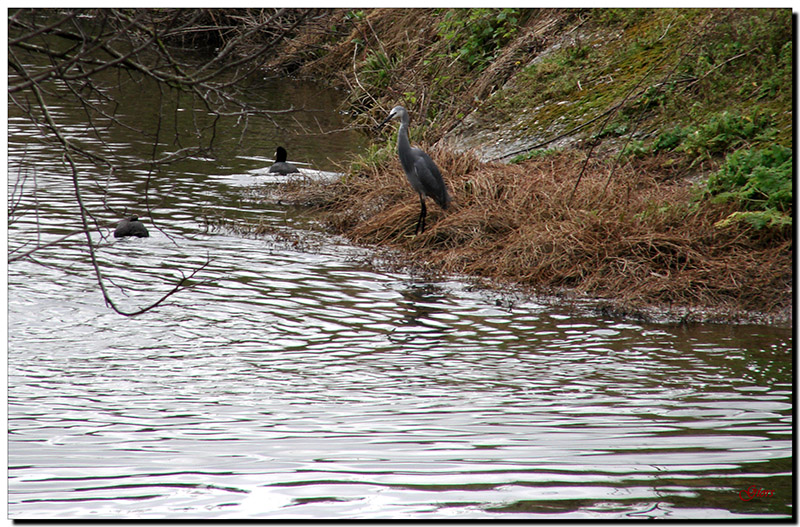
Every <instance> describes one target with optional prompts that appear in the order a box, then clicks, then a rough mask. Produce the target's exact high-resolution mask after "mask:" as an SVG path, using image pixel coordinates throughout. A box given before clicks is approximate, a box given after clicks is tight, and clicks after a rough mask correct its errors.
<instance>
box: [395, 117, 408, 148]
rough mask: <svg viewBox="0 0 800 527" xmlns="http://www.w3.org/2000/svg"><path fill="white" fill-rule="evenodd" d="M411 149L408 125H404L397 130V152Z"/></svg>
mask: <svg viewBox="0 0 800 527" xmlns="http://www.w3.org/2000/svg"><path fill="white" fill-rule="evenodd" d="M410 148H411V143H410V142H409V140H408V124H406V123H402V124H401V125H400V129H399V130H397V150H398V152H402V151H404V150H405V151H408V150H409V149H410Z"/></svg>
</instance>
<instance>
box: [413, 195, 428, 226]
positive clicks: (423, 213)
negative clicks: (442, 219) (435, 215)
mask: <svg viewBox="0 0 800 527" xmlns="http://www.w3.org/2000/svg"><path fill="white" fill-rule="evenodd" d="M419 204H420V210H419V219H418V220H417V228H416V229H414V234H417V232H425V216H427V214H428V209H427V207H425V196H423V195H422V194H420V195H419ZM420 227H421V228H420Z"/></svg>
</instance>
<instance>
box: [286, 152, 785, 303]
mask: <svg viewBox="0 0 800 527" xmlns="http://www.w3.org/2000/svg"><path fill="white" fill-rule="evenodd" d="M427 150H428V151H429V152H430V153H431V155H432V157H433V158H434V160H435V161H436V163H437V164H438V165H439V166H440V168H441V169H442V173H443V174H444V175H445V179H446V181H447V184H448V186H449V188H450V189H451V193H452V194H453V206H452V208H451V209H449V210H448V211H442V210H441V209H439V208H438V207H436V206H435V205H434V204H433V203H430V206H429V207H428V211H429V214H428V222H427V226H428V227H427V229H426V230H425V232H424V233H422V234H420V235H418V236H412V235H413V232H414V226H415V222H416V218H417V215H418V214H419V202H418V200H417V198H416V196H415V195H414V193H413V191H412V190H411V188H410V187H409V186H408V184H407V182H406V181H405V177H404V175H403V172H402V170H401V168H400V166H399V163H398V162H397V160H395V159H392V160H391V161H390V162H387V163H385V164H383V165H379V166H371V167H369V168H368V169H366V170H364V171H363V172H362V173H360V174H358V175H354V176H350V177H349V178H347V179H345V180H343V181H342V182H338V183H336V184H333V185H327V186H324V187H319V188H316V190H315V192H316V195H315V196H314V201H315V202H316V203H317V205H318V206H319V208H320V210H321V211H322V216H323V218H324V221H325V222H326V223H327V224H328V225H329V226H331V227H332V228H333V229H334V230H336V231H337V232H341V233H343V234H345V235H347V236H348V237H349V238H351V239H352V240H353V241H355V242H356V243H362V244H381V245H385V246H389V247H393V248H400V249H403V250H404V251H406V252H407V254H409V257H410V258H411V259H412V260H413V261H416V262H427V264H428V265H429V266H430V265H431V264H432V265H434V266H435V267H436V268H438V269H441V270H442V271H443V272H456V273H466V274H470V275H477V276H483V277H488V278H492V279H497V280H500V281H510V282H517V283H522V284H526V285H529V286H533V287H535V288H536V289H539V290H540V291H542V292H553V291H556V290H560V289H561V288H569V289H571V290H574V291H577V292H580V293H583V294H588V295H591V296H596V297H601V298H606V299H613V301H614V303H615V305H618V306H625V307H626V308H628V309H641V308H644V307H646V306H649V305H653V304H656V305H661V306H672V307H683V308H690V309H712V310H715V311H717V312H729V313H735V312H741V311H760V312H767V313H774V312H780V311H786V310H788V309H790V306H791V293H792V255H793V242H792V238H791V234H790V233H784V234H782V235H777V236H772V237H771V238H765V237H764V236H763V233H757V232H753V231H747V230H741V227H731V228H727V229H720V228H717V227H715V226H714V223H715V222H717V221H718V220H720V219H721V218H724V217H725V216H726V215H727V214H728V213H730V212H731V211H730V210H729V209H727V208H725V207H723V206H719V205H713V204H710V203H701V204H700V205H699V206H692V205H691V195H690V193H691V188H690V186H689V185H688V183H686V182H685V181H683V182H682V181H678V180H675V179H673V178H672V177H671V176H670V175H669V174H667V175H665V174H663V173H661V172H659V171H658V170H657V167H658V164H657V163H650V164H649V165H643V164H641V165H628V166H624V167H616V168H613V174H610V171H611V170H612V167H611V165H610V164H605V163H603V162H600V161H597V162H591V163H590V164H589V166H588V169H587V171H586V173H585V174H584V176H583V179H582V181H581V184H580V186H579V187H578V189H577V192H576V193H575V196H574V198H573V200H572V202H570V201H569V198H570V194H571V193H572V191H573V187H574V182H575V178H576V176H577V174H578V173H579V172H580V168H581V165H582V163H583V159H582V155H583V154H580V153H563V154H558V155H548V156H545V157H542V158H539V159H535V160H531V161H528V162H526V163H524V164H521V165H510V166H509V165H501V164H484V163H481V162H479V161H478V160H477V158H475V157H473V156H470V155H462V154H454V153H452V152H450V151H446V150H443V149H431V148H430V147H428V148H427ZM609 180H610V182H609ZM607 183H608V186H607V188H606V184H607ZM297 191H298V192H308V187H307V186H306V187H305V188H304V189H302V190H300V189H297Z"/></svg>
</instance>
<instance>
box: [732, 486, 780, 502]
mask: <svg viewBox="0 0 800 527" xmlns="http://www.w3.org/2000/svg"><path fill="white" fill-rule="evenodd" d="M773 496H775V491H774V490H770V489H761V488H758V487H756V486H755V485H751V486H749V487H747V488H746V489H742V490H740V491H739V498H741V500H742V501H750V500H752V499H753V498H771V497H773Z"/></svg>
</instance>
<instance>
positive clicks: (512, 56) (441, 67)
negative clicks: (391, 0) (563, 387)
mask: <svg viewBox="0 0 800 527" xmlns="http://www.w3.org/2000/svg"><path fill="white" fill-rule="evenodd" d="M792 54H793V49H792V28H791V16H790V11H789V10H766V9H764V10H707V9H703V10H674V9H665V10H653V9H644V10H641V9H636V10H629V9H623V10H617V9H611V10H555V9H554V10H550V9H545V10H519V9H502V10H495V9H473V10H438V9H433V10H396V9H395V10H392V9H375V10H357V11H349V10H332V11H329V12H325V13H323V14H322V15H321V16H317V17H309V21H308V22H307V23H304V24H300V25H299V26H298V28H297V32H296V34H294V35H293V37H292V38H291V39H285V40H284V41H283V42H282V43H281V45H280V49H279V52H278V53H276V54H275V55H274V58H273V59H272V62H271V63H270V66H271V67H274V68H277V69H283V70H284V71H286V72H291V73H292V74H295V75H306V76H310V77H314V78H327V79H329V80H330V82H332V83H334V84H336V85H339V86H342V87H344V88H346V89H347V90H348V93H349V100H348V103H347V108H346V109H347V111H349V112H350V113H351V114H352V115H353V116H354V122H355V123H361V124H362V125H364V126H369V125H372V124H374V123H375V122H376V121H377V120H379V119H382V118H383V117H384V116H385V113H386V111H387V110H388V109H389V108H391V107H392V106H394V105H395V104H404V105H405V106H406V107H407V108H409V110H410V112H411V115H412V127H411V130H412V137H411V139H412V143H419V142H422V143H424V145H426V146H425V148H426V150H428V151H430V152H431V154H432V156H433V157H434V159H435V160H436V162H437V163H438V164H439V166H440V167H441V169H442V172H443V174H444V176H445V179H446V181H447V184H448V185H449V187H450V189H451V191H452V193H453V196H454V206H453V208H452V210H448V211H447V212H443V211H440V210H438V209H435V208H434V206H431V207H429V211H430V214H429V228H428V230H426V231H425V233H424V234H422V235H419V236H416V237H412V236H410V235H411V234H412V233H413V227H414V222H415V219H416V215H417V214H418V206H419V205H418V201H417V200H416V198H415V196H414V195H413V194H412V191H411V189H410V188H409V187H408V185H407V182H406V181H405V178H404V176H403V174H402V170H401V169H400V166H399V163H398V162H397V160H396V157H395V154H394V139H393V137H388V136H382V137H376V140H375V147H374V148H373V149H372V150H371V151H370V152H365V153H364V154H363V155H362V156H360V157H359V158H358V159H356V160H353V161H352V163H351V164H350V165H349V166H347V167H345V171H346V172H347V176H346V177H345V178H343V180H342V181H340V182H338V183H335V184H334V185H332V186H326V185H319V186H314V187H310V186H305V187H303V188H302V189H301V193H302V194H303V196H302V197H300V196H298V195H296V194H295V196H294V197H296V198H301V200H303V201H309V200H310V201H313V202H314V203H315V204H316V205H317V207H318V209H319V210H320V211H321V218H322V220H323V221H324V222H325V223H326V224H327V225H328V226H329V227H330V228H331V229H333V230H335V231H336V232H340V233H343V234H345V235H347V236H348V237H350V238H351V239H353V240H354V241H356V242H357V243H364V244H380V245H384V246H390V247H394V248H399V249H402V250H403V251H404V253H405V254H407V255H408V258H409V260H410V261H413V262H414V263H415V264H417V265H423V266H428V267H432V268H436V269H439V270H442V271H445V272H458V273H467V274H471V275H477V276H484V277H488V278H492V279H495V280H499V281H505V282H514V283H521V284H524V285H526V286H529V287H532V288H534V289H537V290H539V291H541V292H545V293H550V292H554V291H564V290H570V291H575V292H578V293H580V294H584V295H589V296H594V297H599V298H603V299H605V300H606V301H607V302H609V305H611V306H612V307H613V309H614V310H616V311H617V312H631V311H638V312H641V311H642V310H644V309H646V308H647V307H648V306H654V305H655V306H660V307H662V308H665V309H667V310H669V309H673V310H676V312H680V313H683V315H681V316H683V317H684V318H688V319H692V318H694V319H697V320H707V319H720V320H737V319H739V320H744V319H746V318H747V317H746V316H745V315H744V314H745V313H746V312H760V313H765V314H766V315H767V316H766V318H765V319H763V320H778V321H780V320H782V321H788V320H789V318H790V316H791V303H792V276H793V274H792V258H793V236H792V234H793V233H792V225H793V197H792V195H793V182H792V175H793V158H792V150H791V149H792V147H793V125H792V119H793V103H792V91H791V86H792V63H791V58H792ZM500 143H503V144H505V145H506V146H502V147H498V146H496V145H497V144H500ZM434 145H435V146H434ZM448 145H449V146H448ZM487 145H489V146H491V148H490V147H489V146H487ZM470 148H472V149H474V150H475V152H476V153H475V154H473V153H470V151H469V149H470ZM489 157H497V158H502V159H504V160H505V161H511V162H510V163H509V164H500V163H493V162H482V161H480V160H479V158H481V159H484V160H485V159H487V158H489ZM294 190H298V189H294ZM287 192H292V189H287ZM687 313H688V315H687Z"/></svg>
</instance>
